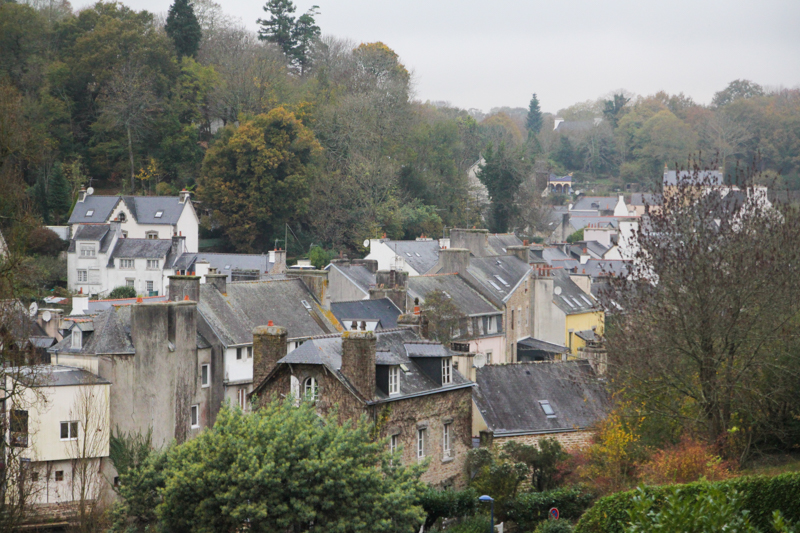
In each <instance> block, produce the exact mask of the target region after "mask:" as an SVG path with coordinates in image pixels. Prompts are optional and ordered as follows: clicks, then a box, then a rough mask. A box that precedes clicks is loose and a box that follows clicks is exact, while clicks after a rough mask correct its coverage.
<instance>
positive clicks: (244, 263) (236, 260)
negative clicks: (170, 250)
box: [181, 252, 269, 281]
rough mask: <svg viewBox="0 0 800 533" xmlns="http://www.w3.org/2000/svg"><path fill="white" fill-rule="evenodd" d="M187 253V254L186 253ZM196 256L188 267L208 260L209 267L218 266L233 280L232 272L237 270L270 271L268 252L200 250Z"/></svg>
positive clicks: (219, 271)
mask: <svg viewBox="0 0 800 533" xmlns="http://www.w3.org/2000/svg"><path fill="white" fill-rule="evenodd" d="M184 255H186V254H184ZM191 255H193V256H194V259H193V260H192V263H191V264H190V265H189V266H187V267H181V268H191V269H194V264H195V263H197V262H198V261H207V262H208V265H209V267H211V268H216V269H217V273H218V274H227V275H228V281H230V280H231V272H234V271H236V270H257V271H258V272H259V274H266V273H267V272H268V271H269V256H268V255H266V254H214V253H205V252H200V253H197V254H191Z"/></svg>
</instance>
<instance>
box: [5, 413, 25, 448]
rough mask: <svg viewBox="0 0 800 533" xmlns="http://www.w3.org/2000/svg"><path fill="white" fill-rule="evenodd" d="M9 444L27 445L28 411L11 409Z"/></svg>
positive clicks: (21, 446)
mask: <svg viewBox="0 0 800 533" xmlns="http://www.w3.org/2000/svg"><path fill="white" fill-rule="evenodd" d="M10 426H11V427H10V428H9V429H10V430H11V446H15V447H17V448H27V447H28V411H22V410H20V409H15V410H13V411H11V425H10Z"/></svg>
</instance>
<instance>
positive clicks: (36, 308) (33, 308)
mask: <svg viewBox="0 0 800 533" xmlns="http://www.w3.org/2000/svg"><path fill="white" fill-rule="evenodd" d="M28 311H30V316H31V318H36V313H38V312H39V304H37V303H36V302H31V305H30V307H28Z"/></svg>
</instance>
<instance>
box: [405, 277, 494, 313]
mask: <svg viewBox="0 0 800 533" xmlns="http://www.w3.org/2000/svg"><path fill="white" fill-rule="evenodd" d="M437 290H439V291H444V292H445V293H446V294H447V295H449V296H450V299H451V300H452V301H453V303H454V304H455V306H456V307H458V309H459V310H461V312H462V313H464V314H465V315H467V316H475V315H495V314H498V313H500V312H501V311H500V309H498V308H497V307H496V306H495V305H494V304H493V303H492V302H490V301H489V300H488V299H487V298H485V297H484V296H483V295H482V294H481V293H480V292H479V291H478V290H477V289H475V288H473V287H472V286H470V284H469V283H467V282H466V281H465V280H464V278H462V277H461V276H459V275H458V274H428V275H425V276H411V277H409V278H408V294H409V296H411V297H412V299H413V298H419V300H420V302H424V301H425V296H427V295H428V293H431V292H433V291H437Z"/></svg>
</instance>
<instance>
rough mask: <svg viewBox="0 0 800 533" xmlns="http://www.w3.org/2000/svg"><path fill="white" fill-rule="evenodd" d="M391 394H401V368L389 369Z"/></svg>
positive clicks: (393, 367) (392, 367) (391, 367)
mask: <svg viewBox="0 0 800 533" xmlns="http://www.w3.org/2000/svg"><path fill="white" fill-rule="evenodd" d="M389 394H400V367H399V366H390V367H389Z"/></svg>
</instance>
